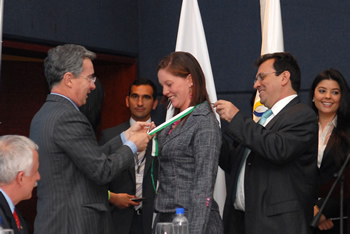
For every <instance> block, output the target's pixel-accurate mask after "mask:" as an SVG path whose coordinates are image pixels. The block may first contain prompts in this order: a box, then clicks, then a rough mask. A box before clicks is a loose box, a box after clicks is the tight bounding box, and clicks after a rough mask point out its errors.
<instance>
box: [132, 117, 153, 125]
mask: <svg viewBox="0 0 350 234" xmlns="http://www.w3.org/2000/svg"><path fill="white" fill-rule="evenodd" d="M151 121H152V120H151V118H149V119H148V120H147V121H146V123H150V122H151ZM135 123H136V120H134V119H133V118H132V117H130V120H129V124H130V126H132V125H134V124H135Z"/></svg>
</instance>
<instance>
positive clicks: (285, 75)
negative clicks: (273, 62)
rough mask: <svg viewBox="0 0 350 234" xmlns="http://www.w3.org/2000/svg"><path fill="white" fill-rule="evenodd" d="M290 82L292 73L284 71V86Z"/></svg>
mask: <svg viewBox="0 0 350 234" xmlns="http://www.w3.org/2000/svg"><path fill="white" fill-rule="evenodd" d="M289 81H290V72H289V71H284V72H283V73H282V85H286V84H287V83H288V82H289Z"/></svg>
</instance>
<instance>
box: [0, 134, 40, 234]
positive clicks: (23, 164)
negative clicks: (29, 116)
mask: <svg viewBox="0 0 350 234" xmlns="http://www.w3.org/2000/svg"><path fill="white" fill-rule="evenodd" d="M37 150H38V146H37V145H36V144H35V143H34V142H33V141H31V140H30V139H29V138H27V137H24V136H17V135H6V136H1V137H0V217H1V224H2V227H3V228H9V229H13V231H14V233H15V234H22V233H23V234H26V233H28V229H27V225H26V222H25V220H24V219H23V218H22V216H21V214H20V213H19V211H18V210H16V208H15V205H17V204H18V203H19V202H20V201H22V200H27V199H30V198H31V197H32V190H33V188H34V186H35V183H36V182H37V181H38V180H40V175H39V171H38V169H39V159H38V157H39V156H38V152H37Z"/></svg>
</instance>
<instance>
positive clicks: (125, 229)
mask: <svg viewBox="0 0 350 234" xmlns="http://www.w3.org/2000/svg"><path fill="white" fill-rule="evenodd" d="M125 102H126V106H127V107H128V108H129V110H130V115H131V116H130V119H129V120H128V121H126V122H124V123H122V124H120V125H118V126H115V127H112V128H109V129H106V130H104V131H103V132H102V135H101V139H100V144H105V143H106V142H108V141H109V140H111V139H112V138H114V137H115V136H118V135H119V134H120V133H121V132H123V131H125V130H126V129H128V128H129V127H130V126H132V125H133V124H134V123H136V121H142V122H149V123H150V122H151V112H152V110H155V109H156V107H157V104H158V100H157V88H156V86H155V84H154V83H153V82H152V81H150V80H147V79H137V80H135V81H134V82H133V83H132V84H131V85H130V88H129V94H128V96H126V99H125ZM151 151H152V144H151V143H149V144H148V146H147V149H146V150H145V151H143V152H140V153H138V154H137V155H136V156H135V160H134V161H135V163H134V165H132V166H131V167H129V169H128V170H125V171H123V172H122V173H121V174H120V175H119V176H118V177H117V178H116V179H115V180H114V181H112V182H111V183H110V184H109V190H110V191H111V192H113V193H117V194H116V196H117V198H116V200H117V202H114V204H115V205H117V207H114V208H113V209H112V219H113V224H114V229H115V231H116V232H115V233H119V234H131V233H135V234H136V233H137V234H142V233H144V234H151V232H152V218H153V204H154V197H155V189H156V188H155V186H156V183H157V179H158V160H157V158H155V157H152V155H151ZM135 197H144V198H145V199H144V200H141V201H140V202H135V201H132V200H130V199H132V198H135ZM136 201H137V200H136Z"/></svg>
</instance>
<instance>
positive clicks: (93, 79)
mask: <svg viewBox="0 0 350 234" xmlns="http://www.w3.org/2000/svg"><path fill="white" fill-rule="evenodd" d="M80 76H81V77H83V78H85V79H87V80H88V81H90V82H91V81H92V82H93V83H95V82H96V79H97V77H96V76H95V75H92V76H91V77H87V76H82V75H79V76H78V77H80Z"/></svg>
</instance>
